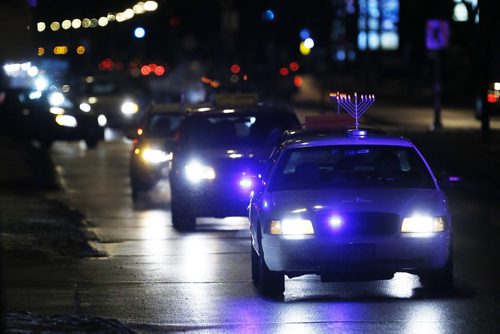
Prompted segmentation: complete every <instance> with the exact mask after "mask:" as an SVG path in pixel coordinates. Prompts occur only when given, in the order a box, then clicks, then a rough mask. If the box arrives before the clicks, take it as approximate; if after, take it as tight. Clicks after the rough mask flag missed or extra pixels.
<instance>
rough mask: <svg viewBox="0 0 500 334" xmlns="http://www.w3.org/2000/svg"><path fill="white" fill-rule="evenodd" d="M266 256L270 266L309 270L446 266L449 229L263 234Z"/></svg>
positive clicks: (403, 269)
mask: <svg viewBox="0 0 500 334" xmlns="http://www.w3.org/2000/svg"><path fill="white" fill-rule="evenodd" d="M262 248H263V251H264V259H265V262H266V264H267V266H268V267H269V269H270V270H273V271H284V272H286V273H292V274H293V275H301V274H306V273H315V274H325V275H326V274H329V273H330V274H333V276H335V273H338V274H341V273H362V272H372V273H389V274H393V273H395V272H410V273H419V272H423V271H426V270H431V269H439V268H443V267H444V266H445V264H446V261H447V260H448V258H449V256H450V249H451V238H450V235H449V233H446V232H445V233H440V234H436V235H433V236H430V237H417V236H386V237H383V238H380V237H377V238H359V239H355V238H354V239H353V238H350V239H344V240H328V239H319V238H316V237H309V238H292V237H288V238H287V237H283V236H274V235H269V234H264V235H263V238H262Z"/></svg>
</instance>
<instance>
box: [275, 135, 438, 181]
mask: <svg viewBox="0 0 500 334" xmlns="http://www.w3.org/2000/svg"><path fill="white" fill-rule="evenodd" d="M269 187H270V189H271V190H272V191H278V190H295V189H318V188H362V187H391V188H394V187H396V188H401V187H404V188H433V187H434V182H433V179H432V177H431V174H430V173H429V171H428V169H427V167H426V165H425V163H424V162H423V161H422V159H421V158H420V156H419V155H418V154H417V152H416V151H415V150H414V149H413V148H407V147H399V146H378V145H374V146H324V147H304V148H297V149H292V150H288V151H287V152H285V153H284V156H283V157H282V158H281V159H280V160H279V162H278V165H277V166H276V168H275V170H274V172H273V174H272V176H271V178H270V182H269Z"/></svg>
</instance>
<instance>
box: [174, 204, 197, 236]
mask: <svg viewBox="0 0 500 334" xmlns="http://www.w3.org/2000/svg"><path fill="white" fill-rule="evenodd" d="M171 213H172V225H173V226H174V228H175V229H176V230H177V231H180V232H188V231H194V230H195V229H196V215H194V214H193V211H192V209H191V207H190V206H189V205H186V204H184V203H182V202H181V201H178V200H174V199H173V198H172V202H171Z"/></svg>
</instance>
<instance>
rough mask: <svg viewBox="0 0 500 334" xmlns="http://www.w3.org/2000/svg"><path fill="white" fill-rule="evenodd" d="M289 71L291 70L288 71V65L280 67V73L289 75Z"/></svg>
mask: <svg viewBox="0 0 500 334" xmlns="http://www.w3.org/2000/svg"><path fill="white" fill-rule="evenodd" d="M288 73H290V71H288V68H286V67H282V68H280V74H281V75H282V76H285V75H288Z"/></svg>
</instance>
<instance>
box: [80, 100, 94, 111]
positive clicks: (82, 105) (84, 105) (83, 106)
mask: <svg viewBox="0 0 500 334" xmlns="http://www.w3.org/2000/svg"><path fill="white" fill-rule="evenodd" d="M91 109H92V108H91V107H90V104H88V103H87V102H83V103H80V110H81V111H83V112H90V110H91Z"/></svg>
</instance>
